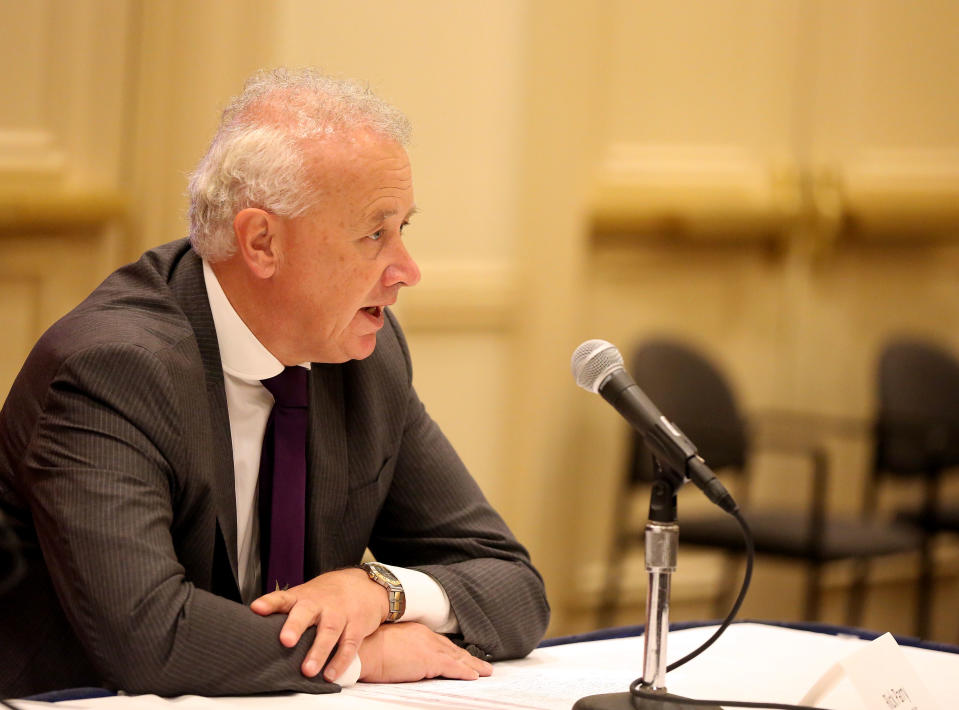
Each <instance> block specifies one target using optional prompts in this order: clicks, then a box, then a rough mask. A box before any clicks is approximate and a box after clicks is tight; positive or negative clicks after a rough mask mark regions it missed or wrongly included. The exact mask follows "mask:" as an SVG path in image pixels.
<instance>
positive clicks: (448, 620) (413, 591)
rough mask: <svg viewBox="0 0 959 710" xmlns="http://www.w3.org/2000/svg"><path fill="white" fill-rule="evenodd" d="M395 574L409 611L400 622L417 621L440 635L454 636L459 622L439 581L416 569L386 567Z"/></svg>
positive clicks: (458, 627)
mask: <svg viewBox="0 0 959 710" xmlns="http://www.w3.org/2000/svg"><path fill="white" fill-rule="evenodd" d="M383 566H384V567H386V568H387V569H389V570H390V572H392V573H393V574H395V575H396V578H397V579H398V580H400V584H402V585H403V593H404V594H405V595H406V611H405V612H403V616H402V617H401V618H400V621H418V622H419V623H421V624H423V625H424V626H426V627H427V628H428V629H429V630H430V631H434V632H436V633H438V634H455V633H458V632H459V630H460V624H459V621H457V620H456V615H455V614H454V613H453V608H452V607H451V606H450V599H449V597H448V596H446V591H445V590H444V589H443V587H441V586H440V584H439V582H437V581H436V580H435V579H433V578H432V577H430V576H429V575H428V574H425V573H423V572H420V571H418V570H415V569H407V568H405V567H395V566H394V565H383Z"/></svg>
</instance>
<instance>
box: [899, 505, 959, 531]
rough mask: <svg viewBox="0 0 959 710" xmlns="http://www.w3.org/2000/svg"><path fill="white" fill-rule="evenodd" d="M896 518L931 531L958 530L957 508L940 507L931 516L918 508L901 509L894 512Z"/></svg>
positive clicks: (958, 513)
mask: <svg viewBox="0 0 959 710" xmlns="http://www.w3.org/2000/svg"><path fill="white" fill-rule="evenodd" d="M896 520H897V521H898V522H901V523H905V524H907V525H913V526H915V527H918V528H921V529H923V530H926V531H928V532H932V533H936V532H946V531H950V532H959V508H942V509H940V510H937V511H935V512H934V513H933V514H932V516H931V517H930V516H926V515H924V514H923V513H922V512H921V511H918V510H902V511H900V512H898V513H897V514H896Z"/></svg>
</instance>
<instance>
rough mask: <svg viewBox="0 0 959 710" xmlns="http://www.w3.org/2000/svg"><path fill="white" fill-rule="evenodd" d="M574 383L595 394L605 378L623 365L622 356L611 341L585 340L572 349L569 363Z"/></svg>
mask: <svg viewBox="0 0 959 710" xmlns="http://www.w3.org/2000/svg"><path fill="white" fill-rule="evenodd" d="M569 366H570V369H572V371H573V377H575V378H576V384H577V385H579V386H580V387H582V388H583V389H584V390H589V391H590V392H594V393H596V394H598V393H599V388H600V387H601V386H602V384H603V383H604V382H605V381H606V379H607V378H608V377H609V376H610V375H611V374H613V372H615V371H616V370H619V369H622V367H623V356H622V355H620V354H619V350H617V349H616V346H615V345H613V344H612V343H607V342H606V341H605V340H587V341H586V342H585V343H583V344H582V345H580V346H579V347H578V348H576V350H574V351H573V357H572V359H571V360H570V363H569Z"/></svg>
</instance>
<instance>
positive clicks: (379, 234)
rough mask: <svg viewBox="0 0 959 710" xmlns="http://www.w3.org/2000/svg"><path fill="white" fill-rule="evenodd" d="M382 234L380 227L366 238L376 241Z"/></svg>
mask: <svg viewBox="0 0 959 710" xmlns="http://www.w3.org/2000/svg"><path fill="white" fill-rule="evenodd" d="M382 236H383V230H382V229H380V230H377V231H375V232H373V233H372V234H371V235H369V237H368V239H372V240H373V241H374V242H378V241H380V239H381V238H382Z"/></svg>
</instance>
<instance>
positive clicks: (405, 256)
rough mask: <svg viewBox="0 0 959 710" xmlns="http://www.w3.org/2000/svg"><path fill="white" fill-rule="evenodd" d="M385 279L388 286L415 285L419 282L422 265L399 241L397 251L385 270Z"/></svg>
mask: <svg viewBox="0 0 959 710" xmlns="http://www.w3.org/2000/svg"><path fill="white" fill-rule="evenodd" d="M383 281H384V285H386V286H396V285H400V286H415V285H416V284H418V283H419V281H420V267H419V266H417V265H416V262H415V261H413V257H412V256H410V253H409V251H407V249H406V247H405V246H404V245H403V244H402V243H398V245H397V247H396V253H395V254H394V256H393V258H392V259H391V260H390V264H389V266H387V267H386V270H385V271H384V272H383Z"/></svg>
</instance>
